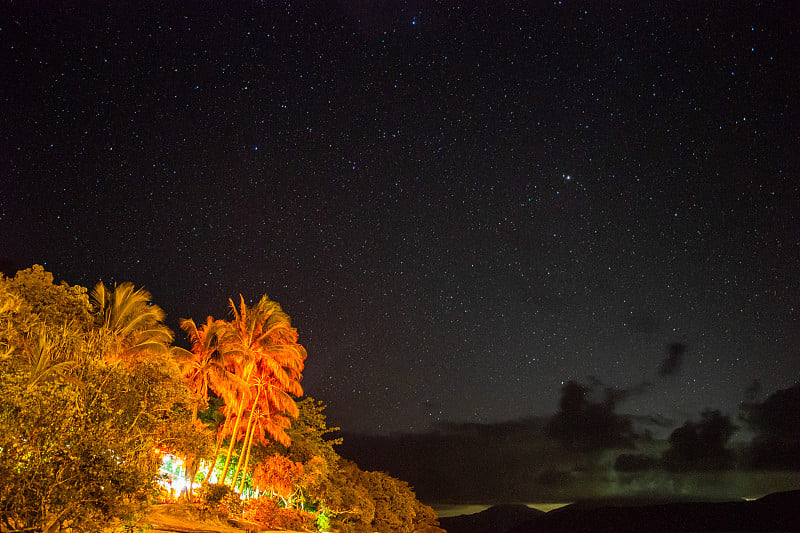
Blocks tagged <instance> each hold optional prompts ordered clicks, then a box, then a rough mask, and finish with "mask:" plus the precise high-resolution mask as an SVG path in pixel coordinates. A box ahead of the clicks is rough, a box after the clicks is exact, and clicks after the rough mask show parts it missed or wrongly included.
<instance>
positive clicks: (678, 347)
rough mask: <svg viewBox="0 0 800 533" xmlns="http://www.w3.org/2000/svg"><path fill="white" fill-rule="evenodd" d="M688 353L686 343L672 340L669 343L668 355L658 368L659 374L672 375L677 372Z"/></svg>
mask: <svg viewBox="0 0 800 533" xmlns="http://www.w3.org/2000/svg"><path fill="white" fill-rule="evenodd" d="M685 353H686V345H685V344H683V343H681V342H671V343H669V344H668V345H667V357H666V358H665V359H664V360H663V361H662V362H661V367H659V369H658V375H659V376H671V375H673V374H677V373H678V372H679V371H680V369H681V363H683V356H684V354H685Z"/></svg>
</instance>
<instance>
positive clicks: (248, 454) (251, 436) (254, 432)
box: [239, 424, 256, 491]
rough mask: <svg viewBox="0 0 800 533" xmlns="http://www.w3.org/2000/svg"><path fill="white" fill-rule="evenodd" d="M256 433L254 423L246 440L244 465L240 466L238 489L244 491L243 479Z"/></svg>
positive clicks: (245, 475)
mask: <svg viewBox="0 0 800 533" xmlns="http://www.w3.org/2000/svg"><path fill="white" fill-rule="evenodd" d="M255 434H256V428H255V424H253V430H252V431H251V432H250V438H249V439H248V441H247V453H246V454H245V456H244V467H242V472H243V473H242V486H241V487H239V490H240V491H244V480H245V478H246V477H247V467H248V466H249V464H250V450H251V449H252V448H253V436H254V435H255Z"/></svg>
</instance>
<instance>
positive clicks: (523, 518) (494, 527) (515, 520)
mask: <svg viewBox="0 0 800 533" xmlns="http://www.w3.org/2000/svg"><path fill="white" fill-rule="evenodd" d="M544 514H545V513H544V512H542V511H538V510H536V509H531V508H530V507H528V506H526V505H522V504H519V505H495V506H494V507H490V508H488V509H486V510H485V511H481V512H480V513H475V514H471V515H461V516H451V517H449V518H440V519H439V525H440V526H441V527H442V529H444V530H445V531H447V533H502V532H504V531H509V530H511V529H513V528H514V527H516V526H518V525H520V524H523V523H526V522H528V521H531V520H535V519H537V518H539V517H541V516H542V515H544Z"/></svg>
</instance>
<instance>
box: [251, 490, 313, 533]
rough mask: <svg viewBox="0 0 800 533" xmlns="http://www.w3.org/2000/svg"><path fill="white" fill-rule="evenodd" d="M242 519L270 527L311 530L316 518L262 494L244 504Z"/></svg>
mask: <svg viewBox="0 0 800 533" xmlns="http://www.w3.org/2000/svg"><path fill="white" fill-rule="evenodd" d="M243 515H244V519H245V520H249V521H251V522H256V523H259V524H263V525H265V526H266V527H268V528H271V529H292V530H298V531H299V530H306V531H309V530H313V529H314V526H315V525H316V524H317V518H316V517H315V516H314V515H313V514H312V513H308V512H306V511H303V510H300V509H292V508H286V507H281V506H280V505H279V504H278V502H276V501H275V500H273V499H272V498H269V497H266V496H262V497H261V498H258V499H252V500H249V501H247V502H246V503H245V505H244V512H243Z"/></svg>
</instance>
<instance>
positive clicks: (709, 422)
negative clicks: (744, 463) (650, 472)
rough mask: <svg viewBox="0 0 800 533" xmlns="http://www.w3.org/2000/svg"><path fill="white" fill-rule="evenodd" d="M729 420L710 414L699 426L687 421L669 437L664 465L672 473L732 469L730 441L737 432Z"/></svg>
mask: <svg viewBox="0 0 800 533" xmlns="http://www.w3.org/2000/svg"><path fill="white" fill-rule="evenodd" d="M736 429H737V427H736V426H735V425H733V423H732V422H731V419H730V417H728V416H726V415H723V414H721V413H720V412H719V411H712V410H707V411H704V412H703V413H702V418H701V420H700V421H699V422H692V421H687V422H686V423H685V424H684V425H682V426H681V427H679V428H677V429H676V430H675V431H673V432H672V434H671V435H670V436H669V445H670V447H669V449H668V450H667V451H666V452H664V456H663V465H664V467H666V468H667V469H669V470H719V469H723V468H727V467H728V466H730V465H731V462H732V459H733V454H732V452H731V450H729V449H728V447H727V444H728V440H729V439H730V438H731V436H732V435H733V434H734V432H735V431H736Z"/></svg>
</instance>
